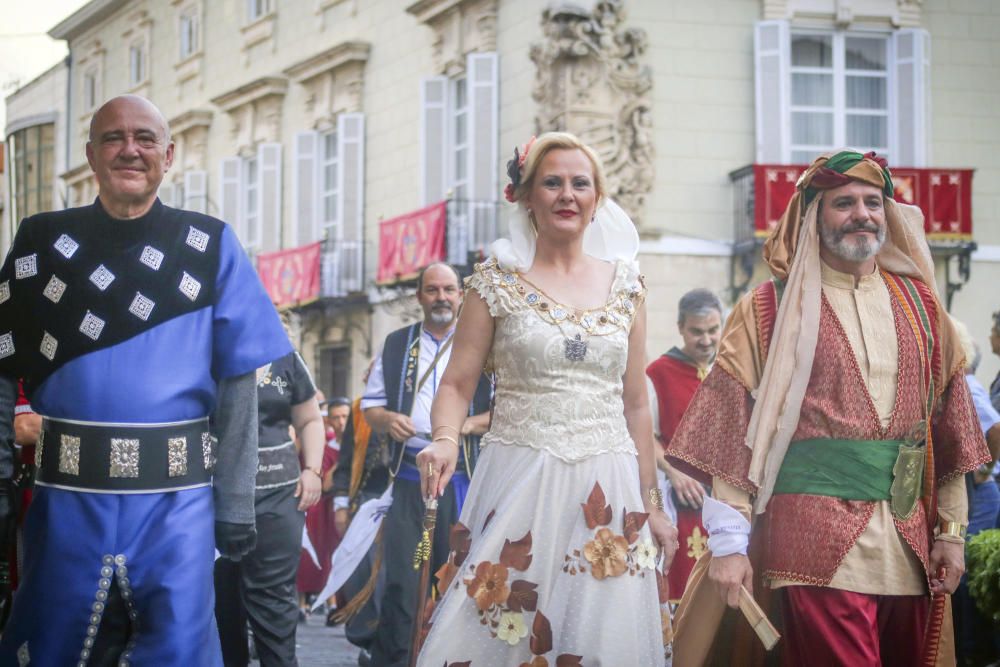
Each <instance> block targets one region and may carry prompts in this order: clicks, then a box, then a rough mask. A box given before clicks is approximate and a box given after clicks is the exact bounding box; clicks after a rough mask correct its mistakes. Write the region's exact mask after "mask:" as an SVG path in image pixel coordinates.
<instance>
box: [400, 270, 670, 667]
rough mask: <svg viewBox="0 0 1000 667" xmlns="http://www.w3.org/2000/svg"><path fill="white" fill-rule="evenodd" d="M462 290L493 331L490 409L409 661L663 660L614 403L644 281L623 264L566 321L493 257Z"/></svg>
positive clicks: (475, 666)
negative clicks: (594, 300)
mask: <svg viewBox="0 0 1000 667" xmlns="http://www.w3.org/2000/svg"><path fill="white" fill-rule="evenodd" d="M466 285H467V287H468V288H470V289H474V290H476V291H477V292H478V293H479V294H480V295H481V296H482V297H483V298H484V299H485V300H486V302H487V303H488V304H489V308H490V312H491V314H492V315H493V317H494V318H495V322H496V333H495V335H494V340H493V349H492V352H491V354H490V360H489V364H490V366H491V367H492V368H493V369H494V370H495V372H496V376H497V388H496V407H495V410H494V414H493V423H492V427H491V429H490V432H489V433H487V434H486V435H485V436H484V437H483V441H482V442H483V444H482V446H483V450H482V455H481V457H480V459H479V463H478V465H477V468H476V474H475V475H474V476H473V478H472V485H471V488H470V489H469V494H468V498H467V500H466V503H465V507H464V509H463V511H462V516H461V518H460V522H459V524H458V525H456V526H455V529H454V531H453V532H452V538H451V549H452V553H451V557H450V558H449V562H448V564H446V565H445V566H444V567H443V568H442V569H441V571H439V573H438V575H439V579H440V583H439V587H440V590H441V591H442V593H443V597H442V599H441V600H440V603H439V604H438V606H437V608H436V610H435V612H434V613H433V615H432V616H431V619H430V630H429V634H428V635H427V639H426V642H425V644H424V647H423V650H422V651H421V653H420V657H419V660H418V664H419V665H422V666H425V667H441V666H442V665H448V666H450V667H459V666H461V665H470V666H471V667H494V666H496V667H500V666H504V667H520V666H521V665H528V666H529V667H541V666H551V667H556V666H557V665H558V666H559V667H569V666H571V665H587V666H588V667H596V666H598V665H604V666H606V667H607V666H615V667H620V666H623V665H629V666H632V665H636V666H642V667H645V666H651V665H663V664H664V663H665V655H664V643H663V629H662V628H663V626H662V623H663V619H662V617H661V611H660V609H661V607H660V596H659V591H660V590H663V589H662V588H659V589H658V583H660V582H659V581H658V580H660V575H659V570H658V568H657V567H656V553H657V550H656V547H655V545H654V543H653V541H652V538H651V535H650V534H649V529H648V527H646V526H645V521H646V514H645V513H644V512H643V504H642V499H641V496H640V490H639V467H638V460H637V457H636V448H635V444H634V443H633V442H632V439H631V437H630V436H629V434H628V430H627V428H626V424H625V418H624V405H623V403H622V376H623V374H624V372H625V366H626V358H627V355H628V334H629V329H630V328H631V324H632V320H633V317H634V315H635V312H636V310H637V308H638V306H639V305H640V303H641V302H642V299H643V298H644V297H645V288H644V287H643V286H642V284H641V282H640V280H639V278H638V276H636V275H635V273H634V271H633V270H631V269H630V268H629V267H628V266H627V265H626V264H624V263H621V262H620V263H618V265H617V266H616V269H615V279H614V283H613V286H612V289H611V294H610V296H609V299H608V302H607V304H606V306H605V308H603V309H599V310H596V311H590V312H588V313H585V314H584V315H583V316H582V317H576V316H573V315H571V314H570V312H569V311H568V309H566V308H563V307H561V306H559V305H558V304H556V303H554V302H552V301H551V300H550V299H549V298H548V297H547V296H545V295H544V294H543V293H541V292H540V291H537V290H536V289H535V288H534V287H532V286H531V285H530V284H528V283H527V282H525V281H524V280H523V279H522V278H521V277H520V276H519V275H518V274H516V273H509V272H506V271H503V270H502V269H500V268H499V267H498V266H497V264H496V262H495V261H494V260H492V259H490V260H488V261H487V262H485V263H483V264H480V265H477V267H476V269H475V272H474V273H473V275H472V276H470V277H469V278H468V280H467V282H466ZM663 592H664V594H665V590H663Z"/></svg>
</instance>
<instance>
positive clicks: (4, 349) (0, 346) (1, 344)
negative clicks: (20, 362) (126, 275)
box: [0, 333, 14, 359]
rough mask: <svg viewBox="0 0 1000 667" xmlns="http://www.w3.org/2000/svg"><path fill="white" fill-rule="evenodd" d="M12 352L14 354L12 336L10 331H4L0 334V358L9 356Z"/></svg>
mask: <svg viewBox="0 0 1000 667" xmlns="http://www.w3.org/2000/svg"><path fill="white" fill-rule="evenodd" d="M12 354H14V336H13V335H12V334H10V333H5V334H4V335H2V336H0V359H3V358H4V357H9V356H10V355H12Z"/></svg>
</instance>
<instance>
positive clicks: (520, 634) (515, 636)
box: [497, 611, 528, 646]
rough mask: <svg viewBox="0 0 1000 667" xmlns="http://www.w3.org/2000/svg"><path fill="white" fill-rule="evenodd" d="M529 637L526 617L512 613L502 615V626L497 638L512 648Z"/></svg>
mask: <svg viewBox="0 0 1000 667" xmlns="http://www.w3.org/2000/svg"><path fill="white" fill-rule="evenodd" d="M527 636H528V626H526V625H525V624H524V617H522V616H521V614H518V613H515V612H511V611H505V612H504V613H502V614H500V626H499V627H498V628H497V637H499V638H500V639H502V640H503V641H505V642H507V643H508V644H510V645H511V646H516V645H517V643H518V642H519V641H521V640H522V639H524V638H525V637H527Z"/></svg>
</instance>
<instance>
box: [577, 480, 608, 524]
mask: <svg viewBox="0 0 1000 667" xmlns="http://www.w3.org/2000/svg"><path fill="white" fill-rule="evenodd" d="M582 507H583V517H584V519H585V520H586V521H587V528H590V529H591V530H593V529H594V528H597V527H598V526H606V525H608V524H609V523H611V505H608V504H607V499H606V498H605V497H604V489H602V488H601V485H600V484H599V483H598V482H594V488H593V490H592V491H591V492H590V496H589V497H588V498H587V502H585V503H582Z"/></svg>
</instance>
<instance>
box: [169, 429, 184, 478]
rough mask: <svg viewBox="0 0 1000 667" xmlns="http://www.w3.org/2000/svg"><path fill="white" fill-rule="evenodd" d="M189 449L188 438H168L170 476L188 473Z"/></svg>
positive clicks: (181, 475)
mask: <svg viewBox="0 0 1000 667" xmlns="http://www.w3.org/2000/svg"><path fill="white" fill-rule="evenodd" d="M187 449H188V448H187V438H184V437H180V438H170V439H169V440H167V468H168V469H167V474H168V475H169V476H170V477H183V476H184V475H186V474H187V472H188V463H187Z"/></svg>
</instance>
